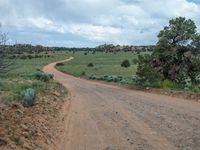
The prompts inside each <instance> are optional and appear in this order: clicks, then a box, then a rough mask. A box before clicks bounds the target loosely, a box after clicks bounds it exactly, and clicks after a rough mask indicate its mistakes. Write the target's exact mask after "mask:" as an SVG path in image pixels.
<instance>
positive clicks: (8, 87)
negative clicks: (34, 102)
mask: <svg viewBox="0 0 200 150" xmlns="http://www.w3.org/2000/svg"><path fill="white" fill-rule="evenodd" d="M46 53H47V54H46ZM63 54H64V52H54V53H53V52H51V51H49V52H41V53H40V55H41V56H42V57H41V58H33V59H21V55H24V54H21V55H19V56H18V57H16V58H15V60H14V62H13V60H12V59H11V58H9V56H10V55H8V56H7V57H6V61H8V62H13V63H12V64H11V65H9V66H8V67H6V70H4V71H2V72H0V79H1V80H0V100H1V102H4V103H7V104H9V103H11V102H13V101H23V100H24V99H27V98H24V96H25V95H27V94H23V92H24V91H26V90H28V89H29V91H30V89H32V91H33V90H34V93H35V94H37V93H41V94H43V95H44V94H45V92H48V89H49V88H52V87H55V86H56V85H57V83H56V82H55V81H53V80H52V78H53V75H49V74H45V73H43V72H42V71H41V69H42V67H43V66H44V65H45V64H48V63H50V62H54V61H58V60H62V59H65V57H64V55H63ZM34 55H35V54H34ZM46 55H50V56H51V57H45V56H46ZM10 59H11V61H10ZM35 94H34V95H35Z"/></svg>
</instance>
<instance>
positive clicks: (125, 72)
mask: <svg viewBox="0 0 200 150" xmlns="http://www.w3.org/2000/svg"><path fill="white" fill-rule="evenodd" d="M84 53H85V52H83V51H80V52H76V53H68V54H67V55H68V56H72V57H74V59H73V60H71V61H69V62H65V63H64V65H58V66H56V68H57V69H59V70H62V71H64V72H67V73H70V74H73V75H74V76H79V77H84V78H89V77H90V76H91V75H95V76H98V77H100V76H105V75H108V76H109V75H110V76H122V77H123V78H124V79H125V80H126V81H127V83H131V82H132V77H133V75H135V73H136V71H137V65H135V64H133V60H134V59H136V58H137V56H138V55H137V54H136V53H132V52H118V53H116V54H114V53H105V52H96V53H95V54H92V52H89V53H88V54H87V55H84ZM126 59H127V60H129V61H130V63H131V66H130V67H128V68H124V67H121V63H122V62H123V61H124V60H126ZM90 63H92V64H93V66H92V67H88V64H90Z"/></svg>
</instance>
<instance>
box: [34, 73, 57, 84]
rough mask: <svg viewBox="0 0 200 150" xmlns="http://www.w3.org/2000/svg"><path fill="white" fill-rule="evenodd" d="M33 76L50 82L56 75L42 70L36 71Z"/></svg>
mask: <svg viewBox="0 0 200 150" xmlns="http://www.w3.org/2000/svg"><path fill="white" fill-rule="evenodd" d="M33 76H34V77H35V79H37V80H40V81H43V82H49V81H50V80H51V79H53V77H54V75H53V74H48V73H44V72H41V71H38V72H36V73H34V74H33Z"/></svg>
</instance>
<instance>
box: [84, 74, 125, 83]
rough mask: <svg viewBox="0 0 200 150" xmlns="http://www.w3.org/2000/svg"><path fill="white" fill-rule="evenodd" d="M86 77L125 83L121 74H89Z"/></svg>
mask: <svg viewBox="0 0 200 150" xmlns="http://www.w3.org/2000/svg"><path fill="white" fill-rule="evenodd" d="M88 78H89V79H92V80H104V81H107V82H117V83H127V82H126V80H125V79H124V78H123V77H122V76H116V75H104V76H96V75H94V74H91V75H90V76H89V77H88Z"/></svg>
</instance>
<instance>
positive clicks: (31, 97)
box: [21, 88, 35, 107]
mask: <svg viewBox="0 0 200 150" xmlns="http://www.w3.org/2000/svg"><path fill="white" fill-rule="evenodd" d="M21 97H22V99H23V106H24V107H31V106H33V105H34V102H35V90H34V89H31V88H29V89H26V90H24V91H22V93H21Z"/></svg>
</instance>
